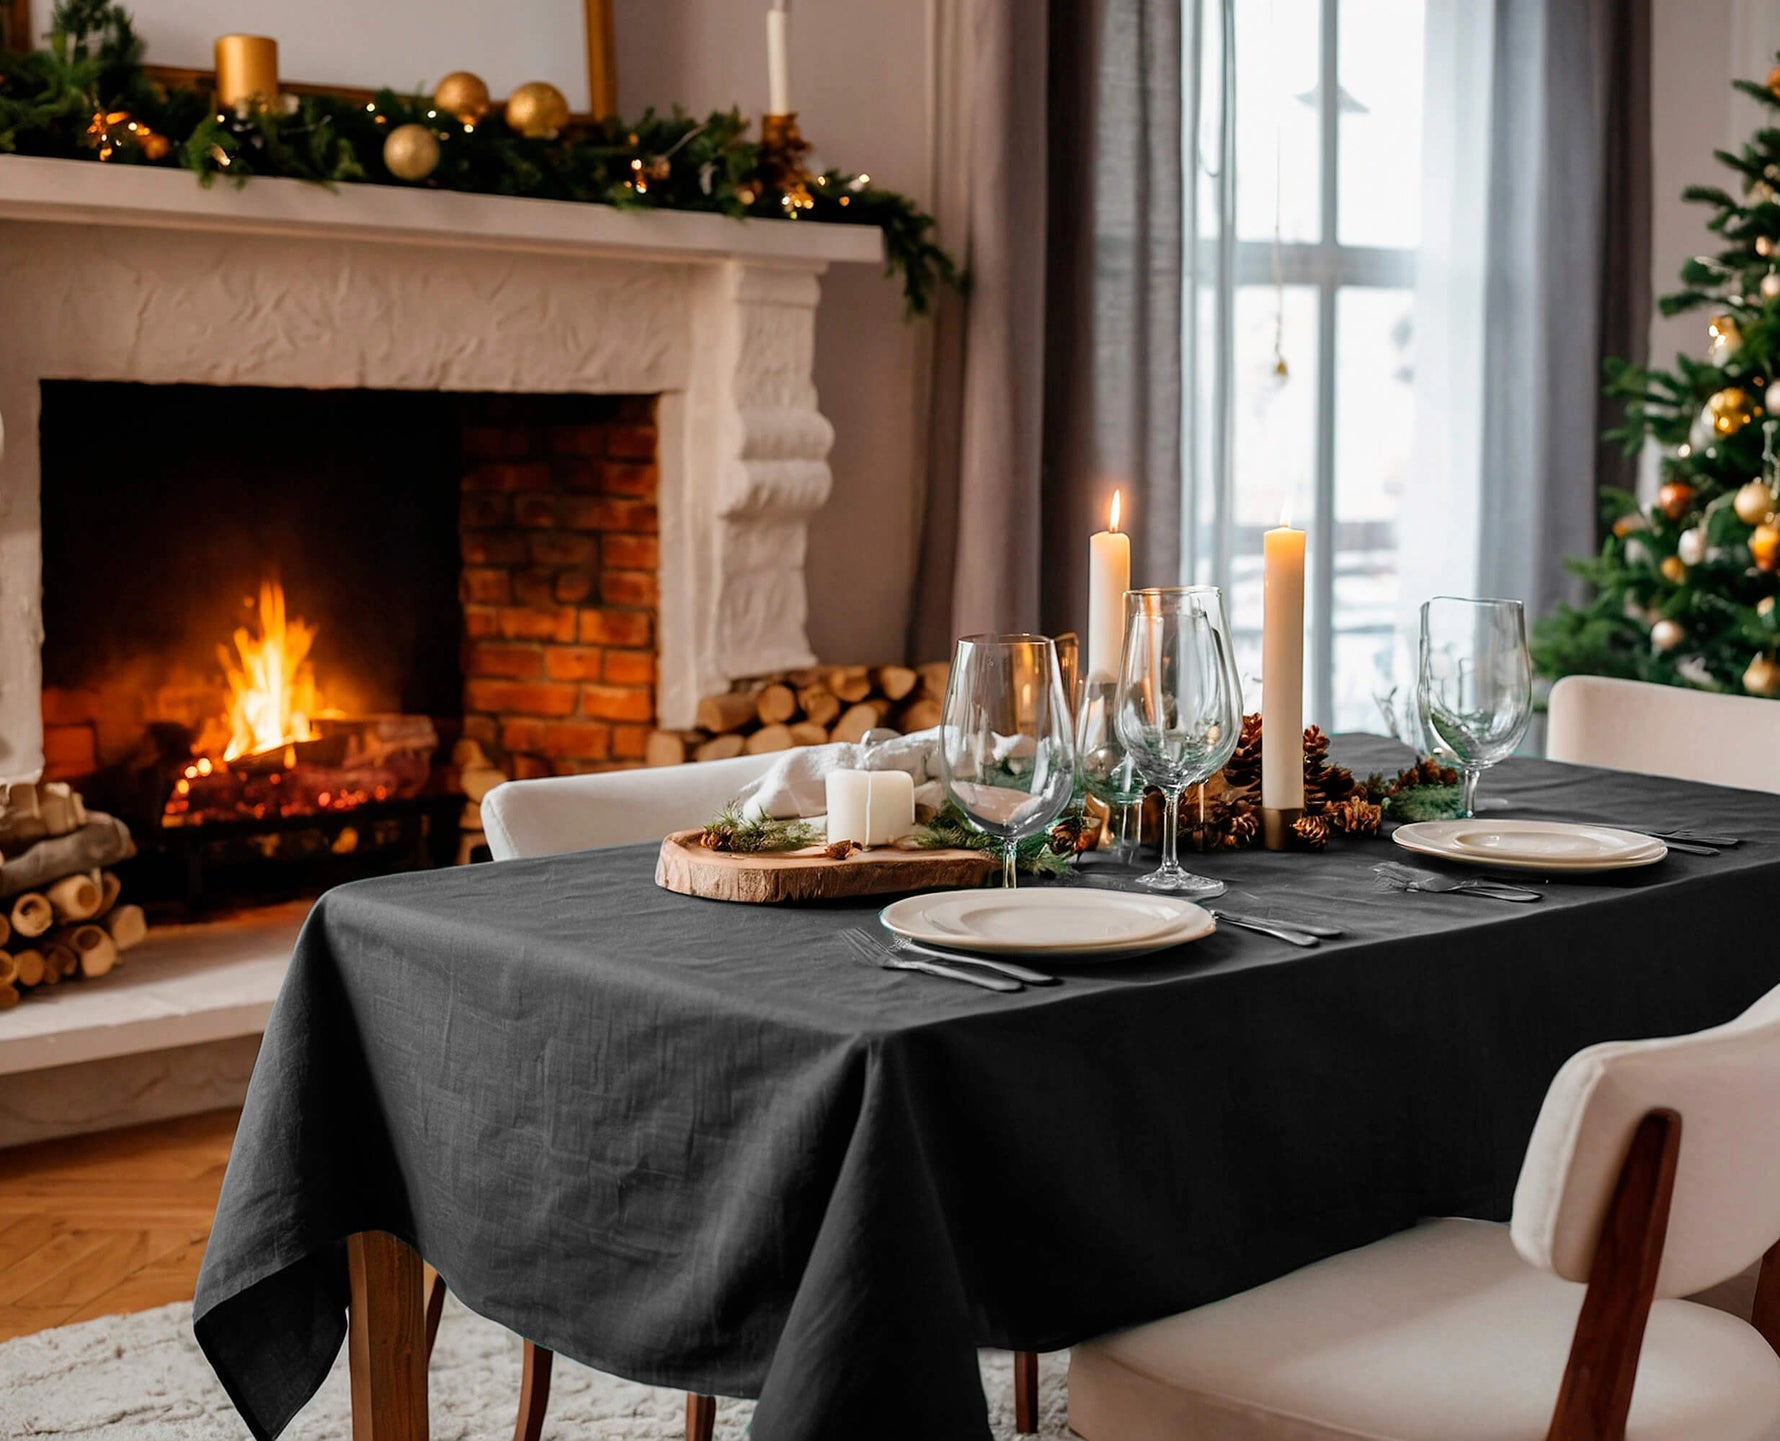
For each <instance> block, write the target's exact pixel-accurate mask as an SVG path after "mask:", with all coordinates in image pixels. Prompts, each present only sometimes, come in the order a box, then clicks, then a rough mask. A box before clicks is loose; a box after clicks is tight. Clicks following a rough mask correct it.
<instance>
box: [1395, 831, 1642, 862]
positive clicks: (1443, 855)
mask: <svg viewBox="0 0 1780 1441" xmlns="http://www.w3.org/2000/svg"><path fill="white" fill-rule="evenodd" d="M1391 839H1392V840H1394V841H1396V843H1397V844H1398V845H1400V846H1402V847H1403V848H1404V849H1405V850H1410V851H1415V852H1417V853H1418V854H1420V855H1425V856H1438V857H1439V858H1440V859H1442V860H1448V861H1463V862H1465V863H1467V864H1470V865H1480V866H1497V867H1501V868H1504V869H1509V870H1517V871H1546V872H1566V871H1617V870H1627V869H1630V868H1632V867H1635V866H1649V865H1655V864H1656V863H1657V862H1658V861H1660V860H1661V859H1662V858H1663V857H1664V856H1666V855H1668V853H1669V848H1668V847H1667V846H1666V845H1664V844H1663V843H1662V842H1661V841H1659V840H1657V839H1656V838H1655V837H1653V836H1646V835H1640V834H1639V833H1638V832H1636V831H1622V830H1619V829H1617V828H1616V827H1613V826H1595V825H1580V824H1575V823H1572V822H1566V821H1516V820H1500V821H1491V820H1470V821H1418V822H1417V823H1416V824H1414V825H1407V826H1400V827H1399V828H1398V829H1397V831H1396V833H1395V834H1394V835H1393V836H1392V837H1391Z"/></svg>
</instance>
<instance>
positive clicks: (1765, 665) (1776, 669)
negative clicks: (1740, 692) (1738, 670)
mask: <svg viewBox="0 0 1780 1441" xmlns="http://www.w3.org/2000/svg"><path fill="white" fill-rule="evenodd" d="M1743 689H1744V690H1746V691H1748V692H1749V694H1750V695H1759V696H1766V697H1767V698H1768V699H1769V700H1774V699H1777V698H1780V664H1776V663H1775V661H1774V657H1773V656H1771V655H1758V656H1756V658H1755V659H1754V660H1752V661H1750V662H1749V669H1748V670H1746V671H1744V672H1743Z"/></svg>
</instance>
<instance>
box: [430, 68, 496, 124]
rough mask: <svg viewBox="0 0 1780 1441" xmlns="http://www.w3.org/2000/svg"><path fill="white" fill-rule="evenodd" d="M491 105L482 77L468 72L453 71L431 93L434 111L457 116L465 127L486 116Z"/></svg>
mask: <svg viewBox="0 0 1780 1441" xmlns="http://www.w3.org/2000/svg"><path fill="white" fill-rule="evenodd" d="M493 103H494V102H493V101H492V100H490V99H489V96H488V86H487V84H486V83H485V82H484V81H483V79H482V77H481V76H480V75H472V74H471V73H470V72H469V71H468V70H453V71H452V72H451V73H450V74H449V75H447V76H446V77H445V78H444V79H443V80H441V81H440V82H439V84H438V86H437V88H435V89H434V91H433V107H434V109H437V110H443V111H444V112H445V113H446V114H447V115H455V116H457V118H458V120H459V121H460V122H461V123H463V124H465V125H474V124H475V123H476V122H477V121H478V120H480V119H481V118H482V117H483V116H484V115H486V114H488V112H489V110H490V108H491V107H492V106H493Z"/></svg>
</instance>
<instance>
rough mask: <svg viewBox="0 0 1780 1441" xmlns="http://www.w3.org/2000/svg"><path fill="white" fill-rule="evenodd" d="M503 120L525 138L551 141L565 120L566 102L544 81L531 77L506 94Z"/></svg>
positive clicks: (567, 117)
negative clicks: (505, 108) (504, 118)
mask: <svg viewBox="0 0 1780 1441" xmlns="http://www.w3.org/2000/svg"><path fill="white" fill-rule="evenodd" d="M506 120H507V128H508V129H509V130H513V131H517V132H518V133H519V134H521V135H523V136H525V137H526V139H528V140H554V139H555V138H556V137H557V135H558V134H560V133H561V131H562V128H563V126H565V125H567V124H568V123H569V102H568V101H567V100H566V99H565V98H564V97H563V93H562V91H560V90H558V89H557V88H556V87H555V86H554V85H552V84H550V83H549V82H548V81H544V80H532V81H529V82H528V83H526V84H524V85H521V86H520V87H519V88H518V89H517V90H515V91H514V92H513V93H512V94H511V95H509V96H508V97H507V110H506Z"/></svg>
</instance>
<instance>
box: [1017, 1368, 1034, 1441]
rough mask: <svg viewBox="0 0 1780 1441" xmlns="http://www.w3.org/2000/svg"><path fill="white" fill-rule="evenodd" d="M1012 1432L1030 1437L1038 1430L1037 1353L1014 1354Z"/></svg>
mask: <svg viewBox="0 0 1780 1441" xmlns="http://www.w3.org/2000/svg"><path fill="white" fill-rule="evenodd" d="M1014 1430H1015V1431H1017V1432H1019V1434H1020V1435H1022V1436H1031V1435H1033V1434H1034V1433H1035V1432H1036V1431H1037V1430H1038V1352H1036V1351H1016V1352H1014Z"/></svg>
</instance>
